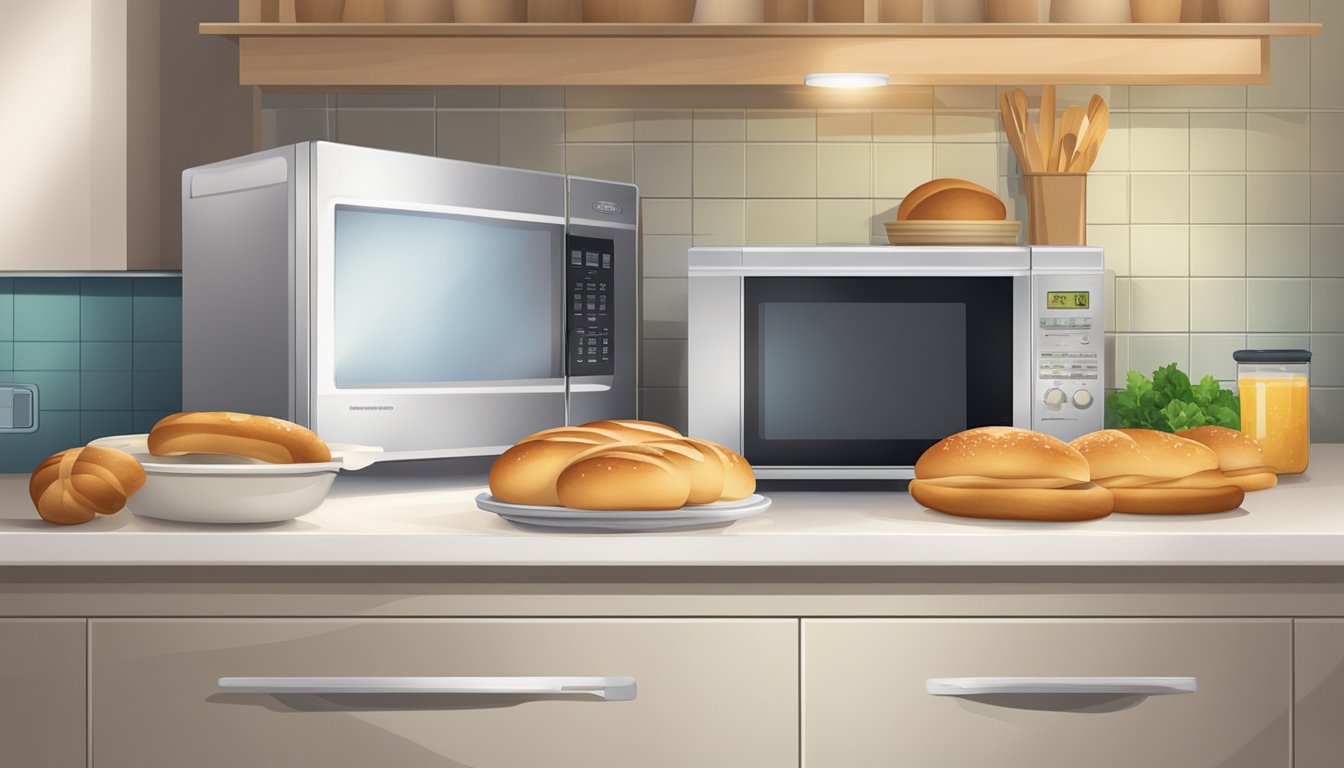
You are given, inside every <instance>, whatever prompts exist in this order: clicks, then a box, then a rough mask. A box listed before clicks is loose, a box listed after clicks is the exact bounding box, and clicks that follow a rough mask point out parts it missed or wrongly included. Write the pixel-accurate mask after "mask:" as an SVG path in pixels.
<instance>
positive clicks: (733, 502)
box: [476, 419, 770, 531]
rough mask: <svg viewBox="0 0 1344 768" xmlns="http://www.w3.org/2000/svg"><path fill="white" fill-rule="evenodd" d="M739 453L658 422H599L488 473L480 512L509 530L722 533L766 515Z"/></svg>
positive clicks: (521, 451)
mask: <svg viewBox="0 0 1344 768" xmlns="http://www.w3.org/2000/svg"><path fill="white" fill-rule="evenodd" d="M755 490H756V478H755V475H754V474H753V473H752V471H751V466H750V465H749V464H748V463H747V461H746V459H744V458H743V457H742V456H741V455H740V454H738V453H737V452H735V451H733V450H731V449H729V448H727V447H725V446H722V445H719V444H718V443H713V442H710V441H708V440H698V439H696V438H692V437H685V436H683V435H682V434H681V433H680V432H678V431H677V430H675V429H673V428H671V427H669V426H667V425H665V424H659V423H657V422H652V421H639V420H633V419H632V420H610V421H595V422H591V423H588V424H584V425H582V426H578V427H556V428H554V429H546V430H542V431H540V432H537V433H534V434H531V435H528V436H527V437H524V438H523V439H522V440H519V441H518V443H517V444H516V445H514V446H513V447H511V448H509V449H508V450H507V451H505V452H504V454H503V455H501V456H500V457H499V458H498V459H497V460H496V461H495V463H494V465H493V466H492V467H491V468H490V492H489V493H483V494H481V495H480V496H478V497H477V498H476V503H477V506H478V507H480V508H481V509H483V510H485V511H487V512H493V513H495V514H497V515H499V516H500V517H503V518H504V519H506V520H509V521H510V522H513V523H516V524H519V525H524V526H530V527H541V528H553V529H564V530H588V531H651V530H667V529H676V528H694V527H701V526H708V525H722V524H725V523H730V522H732V521H735V520H740V519H742V518H744V517H749V516H751V515H755V514H759V513H761V512H763V511H765V510H766V509H767V508H769V506H770V500H769V499H768V498H766V497H764V496H761V495H759V494H756V493H755Z"/></svg>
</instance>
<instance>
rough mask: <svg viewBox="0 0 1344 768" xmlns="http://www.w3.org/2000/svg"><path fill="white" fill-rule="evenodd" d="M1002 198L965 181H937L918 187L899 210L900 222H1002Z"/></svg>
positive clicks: (906, 197)
mask: <svg viewBox="0 0 1344 768" xmlns="http://www.w3.org/2000/svg"><path fill="white" fill-rule="evenodd" d="M1006 218H1008V209H1007V207H1006V206H1004V204H1003V201H1002V200H1000V199H999V196H998V195H996V194H994V193H993V192H991V191H990V190H988V189H985V188H984V187H982V186H980V185H979V184H976V183H975V182H971V181H966V180H965V179H934V180H933V181H930V182H926V183H924V184H921V185H919V186H918V187H915V188H914V189H912V190H910V193H909V194H907V195H906V196H905V199H904V200H903V201H901V205H900V207H899V208H897V209H896V220H897V221H934V220H937V221H1003V220H1004V219H1006Z"/></svg>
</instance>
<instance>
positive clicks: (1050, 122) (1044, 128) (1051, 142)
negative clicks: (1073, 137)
mask: <svg viewBox="0 0 1344 768" xmlns="http://www.w3.org/2000/svg"><path fill="white" fill-rule="evenodd" d="M1038 122H1040V124H1041V157H1042V158H1049V157H1050V156H1051V155H1053V154H1054V151H1055V86H1053V85H1047V86H1045V92H1044V93H1042V94H1041V113H1040V118H1039V120H1038ZM1056 162H1058V160H1056ZM1046 165H1047V166H1048V165H1049V160H1048V159H1047V160H1046Z"/></svg>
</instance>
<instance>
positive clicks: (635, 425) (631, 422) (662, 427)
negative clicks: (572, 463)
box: [583, 419, 681, 443]
mask: <svg viewBox="0 0 1344 768" xmlns="http://www.w3.org/2000/svg"><path fill="white" fill-rule="evenodd" d="M583 426H584V427H585V428H588V429H605V430H608V431H611V432H615V433H616V434H618V435H620V436H621V439H622V440H625V441H626V442H630V443H647V442H649V441H651V440H676V439H678V438H680V437H681V433H680V432H678V431H677V430H675V429H673V428H671V427H669V426H667V425H666V424H659V423H658V422H656V421H640V420H638V419H615V420H608V421H592V422H589V423H587V424H584V425H583Z"/></svg>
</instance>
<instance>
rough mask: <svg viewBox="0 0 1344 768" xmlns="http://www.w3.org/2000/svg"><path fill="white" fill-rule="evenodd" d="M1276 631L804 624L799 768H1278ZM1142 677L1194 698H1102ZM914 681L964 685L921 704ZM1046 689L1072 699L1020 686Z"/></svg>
mask: <svg viewBox="0 0 1344 768" xmlns="http://www.w3.org/2000/svg"><path fill="white" fill-rule="evenodd" d="M1291 634H1292V626H1291V622H1290V621H1287V620H1264V621H1222V620H1203V621H1183V620H1169V621H1140V620H1118V621H1102V620H1074V621H1061V620H1038V621H1017V620H1004V621H980V620H948V621H894V620H886V621H884V620H815V621H811V620H809V621H805V622H804V623H803V648H804V653H803V690H804V691H805V694H804V697H803V732H804V743H805V744H806V749H805V754H804V762H803V765H804V766H810V767H816V768H820V767H821V766H825V767H826V768H848V767H850V766H853V767H854V768H859V767H860V766H874V765H895V764H898V763H901V764H909V765H919V766H922V767H923V768H942V767H944V766H945V767H946V768H962V767H964V766H968V765H1031V766H1040V767H1041V768H1055V767H1056V766H1058V767H1059V768H1071V767H1072V766H1078V765H1087V766H1092V767H1094V768H1128V767H1129V766H1134V765H1180V766H1186V767H1187V768H1199V767H1201V766H1203V767H1207V768H1215V767H1217V768H1276V767H1277V768H1287V767H1288V766H1289V765H1290V744H1289V742H1290V720H1289V711H1290V706H1291V698H1292V697H1291V693H1290V690H1291V688H1290V683H1291V672H1290V670H1291V664H1292V639H1291ZM968 678H970V680H968ZM978 678H1023V679H1020V680H1016V681H1008V680H1002V679H996V680H990V681H985V680H978ZM1096 678H1119V679H1118V680H1114V679H1113V680H1109V681H1107V680H1099V679H1096ZM1146 678H1172V679H1171V680H1168V681H1165V682H1163V683H1162V685H1170V686H1172V687H1173V688H1175V689H1176V690H1181V689H1182V688H1193V689H1194V690H1192V691H1189V692H1184V693H1171V694H1168V695H1151V696H1145V695H1135V694H1132V693H1131V694H1126V693H1123V692H1117V693H1105V692H1104V691H1106V690H1107V689H1108V687H1109V688H1114V687H1115V686H1117V685H1119V686H1121V687H1122V688H1124V687H1126V686H1134V685H1146V684H1152V683H1153V682H1155V681H1151V680H1147V681H1146V680H1145V679H1146ZM1182 678H1193V679H1192V680H1182ZM930 680H942V681H943V683H942V685H943V686H946V687H957V686H968V685H978V686H980V687H976V688H972V690H971V692H970V693H968V694H966V695H932V691H930V690H929V686H930V682H929V681H930ZM1047 683H1048V684H1053V685H1055V686H1056V687H1058V688H1061V689H1072V690H1074V691H1076V692H1072V693H1068V692H1057V693H1033V692H1030V691H1032V690H1035V689H1037V688H1039V687H1040V686H1041V685H1043V684H1047ZM994 689H998V690H999V691H1001V693H995V692H993V691H994ZM1130 690H1133V688H1130ZM983 691H989V692H987V693H986V692H983ZM1335 754H1336V755H1338V752H1336V753H1335Z"/></svg>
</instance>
